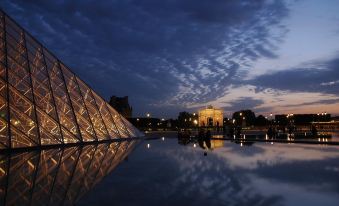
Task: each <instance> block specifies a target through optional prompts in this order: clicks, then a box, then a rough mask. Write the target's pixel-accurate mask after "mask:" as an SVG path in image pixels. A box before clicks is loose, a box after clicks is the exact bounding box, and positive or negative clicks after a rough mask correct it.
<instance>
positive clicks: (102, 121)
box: [0, 10, 142, 149]
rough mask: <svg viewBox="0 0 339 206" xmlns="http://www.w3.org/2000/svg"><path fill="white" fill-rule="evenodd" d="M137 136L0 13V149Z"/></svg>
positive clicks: (61, 64)
mask: <svg viewBox="0 0 339 206" xmlns="http://www.w3.org/2000/svg"><path fill="white" fill-rule="evenodd" d="M140 135H142V134H141V133H140V132H139V131H138V130H137V129H136V128H135V127H134V126H133V125H132V124H130V123H129V122H128V121H127V120H126V119H125V118H124V117H122V116H121V115H120V114H119V113H118V112H117V111H116V110H114V109H113V108H112V107H111V106H110V105H109V104H108V103H106V101H105V100H103V99H102V98H101V97H100V96H99V95H97V94H96V93H95V92H94V91H93V90H92V89H91V88H90V87H89V86H88V85H86V83H85V82H83V81H82V80H81V79H79V78H78V77H77V76H76V75H74V73H72V71H71V70H70V69H69V68H68V67H67V66H66V65H65V64H63V63H62V62H61V61H60V60H59V59H57V58H56V57H55V56H54V55H53V54H52V53H51V52H49V51H48V50H47V49H46V48H45V47H44V46H43V45H41V43H39V42H38V41H36V40H35V39H34V37H32V36H31V35H30V34H29V33H27V32H26V31H25V30H24V29H23V28H21V27H20V26H19V25H18V24H17V23H16V22H15V21H14V20H12V19H11V18H10V17H9V16H8V15H6V14H5V13H4V12H3V11H1V10H0V149H8V148H23V147H39V146H41V145H58V144H68V143H83V142H99V141H104V140H111V139H117V138H128V137H138V136H140Z"/></svg>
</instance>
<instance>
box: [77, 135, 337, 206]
mask: <svg viewBox="0 0 339 206" xmlns="http://www.w3.org/2000/svg"><path fill="white" fill-rule="evenodd" d="M152 135H153V136H155V137H159V139H154V140H147V141H142V142H140V143H139V144H138V145H137V146H136V149H135V150H134V151H133V152H132V153H130V155H129V156H128V158H126V159H125V161H123V162H122V163H121V164H120V165H119V166H118V167H117V168H116V169H115V170H114V171H113V172H112V173H110V174H109V175H108V176H107V177H105V179H103V181H101V182H100V183H99V184H98V185H97V186H96V187H95V188H94V189H93V190H92V191H91V192H89V193H88V194H87V195H86V196H84V197H83V198H82V199H81V200H80V201H79V202H78V205H94V204H96V205H336V206H337V205H339V146H333V145H331V146H329V145H314V144H293V143H289V144H287V143H273V144H272V143H263V142H256V143H244V144H240V143H234V142H230V141H223V140H212V141H211V149H209V150H206V149H202V148H201V147H200V145H199V144H198V143H194V142H188V143H187V144H185V143H184V144H183V142H182V141H178V139H177V138H176V134H175V133H166V134H150V136H152Z"/></svg>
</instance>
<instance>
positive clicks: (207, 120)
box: [199, 106, 224, 127]
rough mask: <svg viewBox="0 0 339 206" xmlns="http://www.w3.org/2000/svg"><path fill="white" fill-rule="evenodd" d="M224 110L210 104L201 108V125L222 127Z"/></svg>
mask: <svg viewBox="0 0 339 206" xmlns="http://www.w3.org/2000/svg"><path fill="white" fill-rule="evenodd" d="M223 119H224V111H223V110H222V109H218V108H214V107H212V106H208V107H207V108H205V109H201V110H199V127H222V126H223Z"/></svg>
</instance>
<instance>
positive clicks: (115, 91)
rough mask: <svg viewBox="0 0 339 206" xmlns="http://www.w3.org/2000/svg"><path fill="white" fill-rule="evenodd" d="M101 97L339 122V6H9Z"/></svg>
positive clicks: (159, 110)
mask: <svg viewBox="0 0 339 206" xmlns="http://www.w3.org/2000/svg"><path fill="white" fill-rule="evenodd" d="M0 2H1V3H0V5H1V7H2V8H3V10H4V11H5V12H7V13H8V14H9V15H10V16H12V17H13V18H14V19H15V20H16V21H17V22H19V24H21V25H22V26H23V27H24V28H26V29H27V30H28V31H29V32H30V33H32V34H33V35H34V36H35V37H36V38H37V39H39V40H40V41H41V42H42V43H43V44H44V45H45V46H46V47H47V48H48V49H50V50H51V51H52V52H53V53H55V54H56V56H58V57H59V58H60V59H61V60H62V61H63V62H64V63H65V64H66V65H68V66H69V67H70V68H71V69H72V70H73V71H74V72H75V73H76V74H77V75H78V76H79V77H80V78H82V79H83V80H84V81H86V82H87V83H88V84H89V85H90V86H91V87H92V88H93V89H94V90H95V91H96V92H97V93H99V94H100V95H102V96H103V97H105V98H106V99H108V98H109V96H110V95H118V96H124V95H128V96H129V98H130V103H131V105H132V106H133V108H134V115H136V116H139V115H141V116H143V115H144V114H145V113H146V112H151V113H152V115H153V116H158V117H176V115H177V113H178V112H179V111H183V110H187V111H196V110H197V109H199V108H201V107H204V106H206V105H210V104H211V105H214V106H216V107H220V108H223V109H224V110H225V113H226V116H229V115H230V114H231V113H232V112H233V111H235V110H239V109H252V110H254V111H255V112H256V113H260V114H268V113H271V112H273V113H275V114H276V113H287V112H293V113H319V112H325V111H326V112H329V113H332V114H339V12H338V10H339V0H322V1H318V0H313V1H312V0H307V1H306V0H294V1H293V0H290V1H283V0H281V1H279V0H276V1H275V0H267V1H266V0H258V1H252V0H247V1H238V0H161V1H159V0H112V1H108V0H106V1H95V0H93V1H91V0H78V1H67V0H64V1H52V0H51V1H47V0H34V1H33V0H21V1H20V0H10V1H9V0H1V1H0Z"/></svg>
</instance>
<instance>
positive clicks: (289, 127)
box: [288, 125, 294, 135]
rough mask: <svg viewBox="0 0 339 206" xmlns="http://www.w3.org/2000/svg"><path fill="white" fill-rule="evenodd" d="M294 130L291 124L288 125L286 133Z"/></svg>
mask: <svg viewBox="0 0 339 206" xmlns="http://www.w3.org/2000/svg"><path fill="white" fill-rule="evenodd" d="M293 131H294V128H293V126H292V125H290V126H288V134H289V135H291V134H292V133H293Z"/></svg>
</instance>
